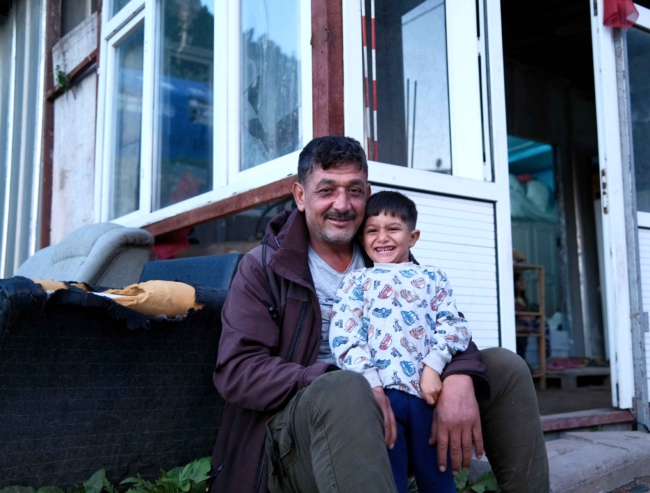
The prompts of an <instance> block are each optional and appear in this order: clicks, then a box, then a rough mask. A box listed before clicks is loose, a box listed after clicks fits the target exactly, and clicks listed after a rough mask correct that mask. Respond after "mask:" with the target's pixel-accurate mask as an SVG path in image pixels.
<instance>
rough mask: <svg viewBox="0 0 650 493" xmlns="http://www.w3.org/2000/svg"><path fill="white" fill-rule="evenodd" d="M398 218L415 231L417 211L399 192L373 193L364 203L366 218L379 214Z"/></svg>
mask: <svg viewBox="0 0 650 493" xmlns="http://www.w3.org/2000/svg"><path fill="white" fill-rule="evenodd" d="M382 212H383V213H384V214H386V215H388V214H390V215H391V216H395V217H399V218H401V219H402V221H404V222H405V223H406V225H407V226H408V227H409V228H411V230H414V229H415V225H416V223H417V222H418V209H417V207H416V206H415V202H413V201H412V200H411V199H409V198H408V197H407V196H406V195H404V194H401V193H399V192H390V191H387V190H386V191H382V192H377V193H373V194H372V195H371V196H370V198H369V199H368V201H367V202H366V218H368V217H373V216H378V215H379V214H381V213H382Z"/></svg>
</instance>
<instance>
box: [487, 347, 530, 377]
mask: <svg viewBox="0 0 650 493" xmlns="http://www.w3.org/2000/svg"><path fill="white" fill-rule="evenodd" d="M481 360H482V361H483V364H484V365H485V370H486V373H487V375H488V378H489V379H490V381H491V382H492V381H494V380H503V379H504V378H516V379H524V380H526V381H531V382H532V380H531V377H530V369H529V368H528V365H526V362H525V361H524V360H523V359H522V358H521V357H520V356H519V355H518V354H517V353H513V352H512V351H510V350H508V349H505V348H501V347H493V348H488V349H483V350H482V351H481Z"/></svg>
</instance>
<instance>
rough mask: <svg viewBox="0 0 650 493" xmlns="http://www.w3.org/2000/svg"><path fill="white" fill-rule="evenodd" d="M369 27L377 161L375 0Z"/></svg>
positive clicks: (374, 138)
mask: <svg viewBox="0 0 650 493" xmlns="http://www.w3.org/2000/svg"><path fill="white" fill-rule="evenodd" d="M370 27H371V30H372V115H373V126H372V139H373V160H374V161H379V145H378V143H377V62H376V59H377V51H376V50H377V43H376V36H375V0H370Z"/></svg>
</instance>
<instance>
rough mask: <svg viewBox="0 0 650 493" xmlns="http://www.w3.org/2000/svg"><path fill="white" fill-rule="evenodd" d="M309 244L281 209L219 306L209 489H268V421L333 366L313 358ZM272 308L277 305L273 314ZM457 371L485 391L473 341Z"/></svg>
mask: <svg viewBox="0 0 650 493" xmlns="http://www.w3.org/2000/svg"><path fill="white" fill-rule="evenodd" d="M308 243H309V232H308V230H307V225H306V222H305V216H304V214H303V213H301V212H299V211H298V210H294V211H292V212H283V213H282V214H280V215H278V216H276V217H275V218H274V219H273V220H272V221H271V222H270V223H269V226H268V228H267V233H266V235H265V237H264V240H263V241H262V245H261V246H259V247H257V248H255V249H254V250H253V251H251V252H250V253H249V254H248V255H246V256H244V258H243V259H242V261H241V263H240V264H239V269H238V272H237V275H236V276H235V278H234V280H233V283H232V286H231V288H230V292H229V294H228V298H227V300H226V303H225V305H224V308H223V313H222V322H223V332H222V334H221V341H220V344H219V356H218V358H217V366H216V368H215V371H214V384H215V386H216V388H217V390H218V391H219V393H220V394H221V396H222V397H223V398H224V399H225V400H226V407H225V409H224V413H223V417H222V420H221V428H220V430H219V436H218V437H217V443H216V445H215V449H214V453H213V455H212V467H213V471H214V475H215V476H214V480H213V482H212V485H211V493H221V492H224V493H225V492H246V493H264V492H266V490H267V474H268V472H267V465H266V454H265V451H264V440H265V437H266V427H265V425H266V422H267V421H268V420H269V419H270V418H271V416H273V414H275V413H276V412H278V411H279V410H281V409H283V408H284V407H285V406H286V405H287V403H288V402H289V400H291V398H292V397H293V396H294V395H295V394H296V392H298V391H299V390H300V389H303V388H305V387H306V386H307V385H309V384H310V383H311V382H313V381H314V380H315V379H316V378H317V377H319V376H320V375H322V374H323V373H325V372H327V371H335V370H338V368H337V367H335V366H332V365H328V364H326V363H319V362H316V358H317V356H318V346H319V344H320V337H321V314H320V307H319V304H318V298H317V297H316V291H315V289H314V282H313V280H312V277H311V272H310V270H309V262H308V257H307V245H308ZM264 265H266V270H267V273H266V274H267V275H265V274H264V270H263V266H264ZM270 308H271V310H270ZM273 309H277V311H278V313H277V317H276V319H275V320H274V318H273V317H272V313H273ZM454 373H463V374H469V375H471V376H472V377H473V378H474V382H475V388H476V392H477V397H478V398H481V397H483V396H484V395H486V394H487V392H489V386H488V381H487V376H486V375H485V367H484V366H483V364H482V363H481V358H480V354H479V351H478V349H477V348H476V345H474V343H470V346H469V348H468V349H467V351H465V352H464V353H459V354H457V355H456V356H454V358H453V359H452V361H451V363H449V364H448V365H447V367H446V368H445V371H444V372H443V379H444V378H445V377H446V376H448V375H450V374H454Z"/></svg>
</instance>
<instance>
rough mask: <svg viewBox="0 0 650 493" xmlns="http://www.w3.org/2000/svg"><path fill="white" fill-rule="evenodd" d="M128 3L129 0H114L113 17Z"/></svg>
mask: <svg viewBox="0 0 650 493" xmlns="http://www.w3.org/2000/svg"><path fill="white" fill-rule="evenodd" d="M127 3H129V0H113V9H112V10H113V11H112V15H111V17H112V16H113V15H115V14H117V13H118V12H119V11H120V10H122V9H123V8H124V7H125V6H126V4H127Z"/></svg>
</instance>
